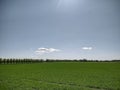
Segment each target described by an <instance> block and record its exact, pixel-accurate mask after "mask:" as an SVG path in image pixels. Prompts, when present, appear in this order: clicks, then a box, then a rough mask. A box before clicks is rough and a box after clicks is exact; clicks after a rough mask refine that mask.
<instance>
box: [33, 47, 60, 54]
mask: <svg viewBox="0 0 120 90" xmlns="http://www.w3.org/2000/svg"><path fill="white" fill-rule="evenodd" d="M58 51H60V50H59V49H55V48H38V49H37V50H36V51H35V52H36V54H44V53H52V52H58Z"/></svg>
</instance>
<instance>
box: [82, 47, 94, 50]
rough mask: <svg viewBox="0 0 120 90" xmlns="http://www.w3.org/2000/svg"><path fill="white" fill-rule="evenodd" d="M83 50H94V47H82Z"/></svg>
mask: <svg viewBox="0 0 120 90" xmlns="http://www.w3.org/2000/svg"><path fill="white" fill-rule="evenodd" d="M82 49H83V50H92V49H93V48H92V47H82Z"/></svg>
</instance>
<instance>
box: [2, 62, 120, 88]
mask: <svg viewBox="0 0 120 90" xmlns="http://www.w3.org/2000/svg"><path fill="white" fill-rule="evenodd" d="M0 90H120V63H119V62H51V63H50V62H48V63H47V62H44V63H35V64H6V65H0Z"/></svg>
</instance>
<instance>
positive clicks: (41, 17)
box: [0, 0, 120, 60]
mask: <svg viewBox="0 0 120 90" xmlns="http://www.w3.org/2000/svg"><path fill="white" fill-rule="evenodd" d="M119 9H120V0H1V1H0V58H33V59H35V58H40V59H47V58H48V59H83V58H85V59H93V60H94V59H98V60H112V59H120V40H119V38H120V12H119Z"/></svg>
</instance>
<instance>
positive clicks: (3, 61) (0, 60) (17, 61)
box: [0, 58, 120, 64]
mask: <svg viewBox="0 0 120 90" xmlns="http://www.w3.org/2000/svg"><path fill="white" fill-rule="evenodd" d="M41 62H120V60H111V61H108V60H104V61H103V60H87V59H80V60H76V59H74V60H67V59H63V60H61V59H46V60H44V59H12V58H10V59H8V58H0V64H20V63H21V64H24V63H41Z"/></svg>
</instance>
